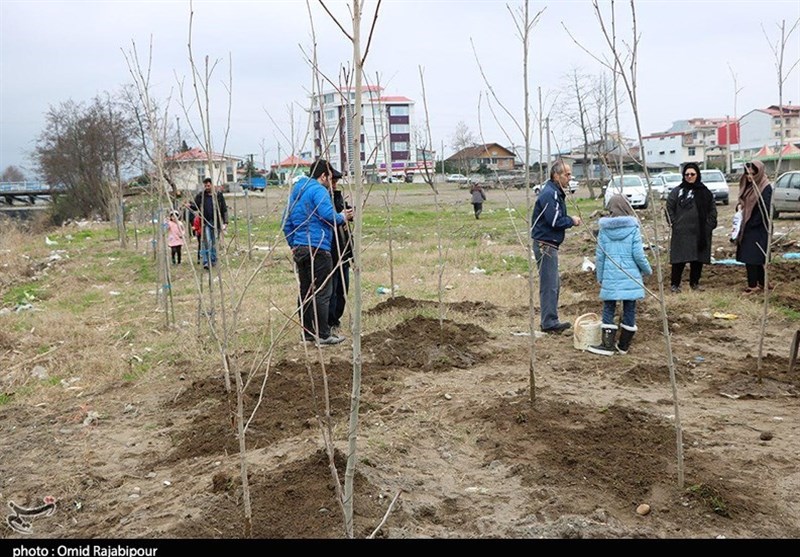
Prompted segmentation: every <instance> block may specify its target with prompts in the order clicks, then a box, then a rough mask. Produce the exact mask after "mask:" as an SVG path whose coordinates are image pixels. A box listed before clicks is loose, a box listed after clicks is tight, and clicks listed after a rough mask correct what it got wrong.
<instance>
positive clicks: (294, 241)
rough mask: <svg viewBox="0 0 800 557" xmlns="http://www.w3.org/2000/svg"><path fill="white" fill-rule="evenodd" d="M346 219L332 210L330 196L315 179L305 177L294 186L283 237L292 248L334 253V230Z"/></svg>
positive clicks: (285, 216)
mask: <svg viewBox="0 0 800 557" xmlns="http://www.w3.org/2000/svg"><path fill="white" fill-rule="evenodd" d="M344 223H345V217H344V215H343V214H341V213H337V212H336V211H335V210H334V208H333V202H332V201H331V194H330V192H328V190H327V189H326V188H325V186H323V185H322V184H320V183H319V182H317V181H316V180H315V179H314V178H309V177H307V176H304V177H303V178H301V179H300V180H298V181H297V183H296V184H295V185H294V186H292V191H291V192H290V193H289V200H288V202H287V204H286V210H285V211H284V213H283V235H284V236H285V237H286V241H287V242H288V244H289V247H291V248H296V247H298V246H308V247H310V248H316V249H322V250H325V251H331V240H332V238H333V227H334V226H335V225H337V224H344Z"/></svg>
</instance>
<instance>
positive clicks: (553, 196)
mask: <svg viewBox="0 0 800 557" xmlns="http://www.w3.org/2000/svg"><path fill="white" fill-rule="evenodd" d="M565 199H566V194H564V190H562V189H561V187H560V186H559V185H558V184H556V183H555V182H553V181H552V180H548V181H547V182H546V183H545V185H544V187H543V188H542V191H540V192H539V195H538V196H537V197H536V203H535V204H534V206H533V215H532V218H531V223H532V225H531V237H532V238H533V239H534V240H536V241H537V242H544V243H546V244H550V245H551V246H555V247H558V246H560V245H561V242H563V241H564V231H565V230H566V229H567V228H572V227H573V226H574V225H575V223H573V222H572V217H570V216H568V215H567V203H566V201H565Z"/></svg>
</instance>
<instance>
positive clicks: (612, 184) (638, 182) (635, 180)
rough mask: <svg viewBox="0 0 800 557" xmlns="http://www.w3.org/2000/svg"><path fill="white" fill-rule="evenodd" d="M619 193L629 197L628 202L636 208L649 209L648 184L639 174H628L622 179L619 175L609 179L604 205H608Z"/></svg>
mask: <svg viewBox="0 0 800 557" xmlns="http://www.w3.org/2000/svg"><path fill="white" fill-rule="evenodd" d="M618 193H620V194H622V195H624V196H625V197H627V198H628V203H630V204H631V207H633V208H634V209H647V185H645V183H644V180H642V179H641V178H640V177H639V176H636V175H635V174H626V175H624V176H622V180H621V181H620V177H619V176H614V177H613V178H612V179H611V180H609V181H608V184H606V191H605V195H604V197H603V207H608V202H609V201H610V200H611V198H612V197H613V196H614V195H615V194H618Z"/></svg>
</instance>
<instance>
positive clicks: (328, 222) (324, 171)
mask: <svg viewBox="0 0 800 557" xmlns="http://www.w3.org/2000/svg"><path fill="white" fill-rule="evenodd" d="M334 172H335V171H334V169H333V168H332V167H331V165H330V163H329V162H328V161H326V160H324V159H318V160H316V161H315V162H314V163H313V164H312V165H311V175H310V176H303V177H302V178H300V179H299V180H297V182H296V183H295V184H294V185H293V186H292V190H291V191H290V192H289V199H288V201H287V203H286V209H285V211H284V214H283V235H284V237H285V238H286V242H287V243H288V244H289V247H290V248H291V250H292V257H293V259H294V263H295V265H296V267H297V275H298V279H299V282H300V298H299V305H300V311H301V315H302V316H303V338H304V339H305V340H306V341H307V342H316V343H318V344H320V345H326V344H339V343H340V342H342V341H343V340H344V337H342V336H339V335H334V334H331V328H330V326H329V325H328V306H329V304H330V299H331V291H332V286H333V284H332V280H331V274H332V272H333V259H332V257H331V241H332V239H333V235H334V227H335V226H336V225H339V224H344V223H345V222H346V221H348V220H352V219H353V210H352V209H345V212H344V214H342V213H337V212H336V211H335V209H334V208H333V202H332V201H331V192H330V191H329V188H330V182H331V179H332V177H333V174H334Z"/></svg>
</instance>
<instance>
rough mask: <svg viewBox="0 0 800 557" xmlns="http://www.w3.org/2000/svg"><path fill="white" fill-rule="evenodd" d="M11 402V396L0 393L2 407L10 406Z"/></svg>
mask: <svg viewBox="0 0 800 557" xmlns="http://www.w3.org/2000/svg"><path fill="white" fill-rule="evenodd" d="M9 402H11V395H8V394H6V393H0V406H3V405H4V404H8V403H9Z"/></svg>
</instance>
